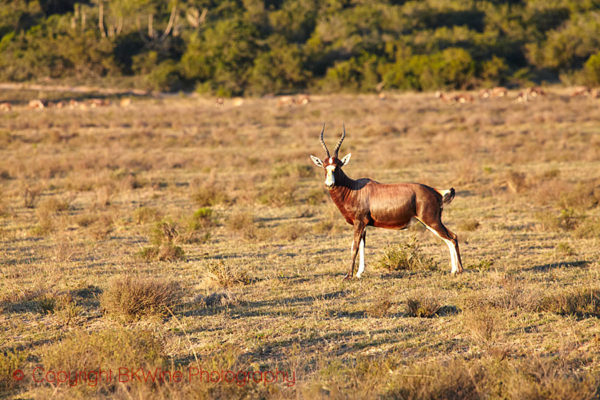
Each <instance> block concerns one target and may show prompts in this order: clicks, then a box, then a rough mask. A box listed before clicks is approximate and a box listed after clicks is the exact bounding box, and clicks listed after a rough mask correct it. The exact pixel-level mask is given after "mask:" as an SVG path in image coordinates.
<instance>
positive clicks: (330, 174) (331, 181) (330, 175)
mask: <svg viewBox="0 0 600 400" xmlns="http://www.w3.org/2000/svg"><path fill="white" fill-rule="evenodd" d="M325 170H326V171H327V177H326V178H325V185H327V186H328V187H332V186H333V185H334V184H335V178H334V177H333V171H335V164H334V165H328V166H326V167H325Z"/></svg>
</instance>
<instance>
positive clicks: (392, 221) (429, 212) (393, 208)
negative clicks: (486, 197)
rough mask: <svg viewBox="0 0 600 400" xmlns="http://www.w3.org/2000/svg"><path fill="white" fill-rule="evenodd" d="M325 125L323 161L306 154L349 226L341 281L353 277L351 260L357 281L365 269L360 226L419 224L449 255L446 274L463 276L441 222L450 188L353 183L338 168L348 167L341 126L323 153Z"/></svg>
mask: <svg viewBox="0 0 600 400" xmlns="http://www.w3.org/2000/svg"><path fill="white" fill-rule="evenodd" d="M324 132H325V124H323V129H321V145H322V146H323V148H324V149H325V153H326V154H327V157H326V158H325V159H323V160H321V159H319V158H317V157H315V156H313V155H311V156H310V158H311V160H312V161H313V163H314V164H315V165H316V166H317V167H321V168H323V169H324V171H325V186H327V188H328V189H329V194H330V196H331V199H332V200H333V202H334V203H335V205H336V206H337V208H338V209H339V210H340V212H341V213H342V215H343V216H344V218H345V219H346V222H348V223H349V224H350V225H352V226H354V239H353V242H352V262H351V264H350V268H349V269H348V273H347V274H346V276H345V277H344V279H351V278H353V276H354V265H355V263H356V256H357V254H358V252H360V260H359V266H358V271H357V273H356V277H357V278H360V277H361V275H362V274H363V272H364V270H365V239H366V227H367V226H374V227H378V228H387V229H406V228H407V227H408V226H409V225H410V224H411V223H413V222H415V220H416V221H419V222H421V223H423V224H424V225H425V226H426V227H427V229H429V230H430V231H431V232H433V234H434V235H436V236H437V237H439V238H440V239H442V240H443V241H444V242H445V243H446V244H447V245H448V249H449V250H450V261H451V266H452V269H451V273H452V274H458V273H461V272H462V271H463V267H462V262H461V259H460V251H459V249H458V238H457V236H456V235H455V234H454V233H452V232H451V231H450V230H448V229H447V228H446V227H445V226H444V224H443V223H442V209H443V207H444V205H445V204H449V203H450V202H451V201H452V200H453V199H454V196H455V194H456V192H455V191H454V188H450V189H448V190H438V189H434V188H432V187H429V186H426V185H423V184H420V183H396V184H383V183H379V182H376V181H374V180H372V179H369V178H362V179H358V180H354V179H352V178H350V177H348V176H347V175H346V174H345V173H344V171H342V167H344V166H346V165H348V162H349V161H350V157H351V155H352V154H351V153H348V154H347V155H346V156H344V157H343V158H342V159H339V158H338V152H339V150H340V146H341V145H342V142H343V141H344V138H345V137H346V127H345V126H344V127H343V131H342V136H341V138H340V140H339V141H338V143H337V144H336V146H335V149H334V150H333V156H331V154H330V153H329V150H328V149H327V145H325V141H324V140H323V133H324Z"/></svg>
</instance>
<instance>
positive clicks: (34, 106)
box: [27, 99, 46, 110]
mask: <svg viewBox="0 0 600 400" xmlns="http://www.w3.org/2000/svg"><path fill="white" fill-rule="evenodd" d="M27 108H29V109H31V110H43V109H44V108H46V104H44V102H43V101H42V100H40V99H35V100H30V101H29V103H28V104H27Z"/></svg>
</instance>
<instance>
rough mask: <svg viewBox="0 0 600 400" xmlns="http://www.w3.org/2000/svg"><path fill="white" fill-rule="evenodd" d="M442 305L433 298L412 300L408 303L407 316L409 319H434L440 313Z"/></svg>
mask: <svg viewBox="0 0 600 400" xmlns="http://www.w3.org/2000/svg"><path fill="white" fill-rule="evenodd" d="M440 308H442V305H441V304H440V303H439V301H438V300H436V299H435V298H433V297H431V296H426V297H423V298H410V299H408V300H407V301H406V314H407V315H408V316H409V317H417V318H433V317H435V316H436V315H437V313H438V311H440Z"/></svg>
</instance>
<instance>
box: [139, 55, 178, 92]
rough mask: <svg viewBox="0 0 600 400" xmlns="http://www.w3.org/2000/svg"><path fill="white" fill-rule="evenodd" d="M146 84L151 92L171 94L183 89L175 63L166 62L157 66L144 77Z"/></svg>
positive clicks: (171, 61)
mask: <svg viewBox="0 0 600 400" xmlns="http://www.w3.org/2000/svg"><path fill="white" fill-rule="evenodd" d="M146 82H147V83H148V86H149V88H150V89H152V90H158V91H162V92H173V91H177V90H180V89H182V88H183V82H182V81H181V76H180V75H179V68H178V66H177V63H176V62H175V61H173V60H166V61H163V62H161V63H160V64H158V66H156V68H154V69H153V70H152V72H150V73H149V74H148V76H147V77H146Z"/></svg>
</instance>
